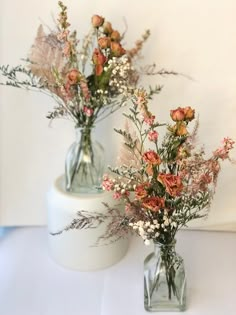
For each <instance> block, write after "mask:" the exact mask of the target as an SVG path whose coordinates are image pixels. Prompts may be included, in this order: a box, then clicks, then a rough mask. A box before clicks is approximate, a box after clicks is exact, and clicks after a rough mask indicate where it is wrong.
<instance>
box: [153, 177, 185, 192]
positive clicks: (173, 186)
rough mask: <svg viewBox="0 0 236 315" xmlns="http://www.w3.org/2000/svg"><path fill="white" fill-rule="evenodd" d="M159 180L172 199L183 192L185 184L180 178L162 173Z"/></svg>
mask: <svg viewBox="0 0 236 315" xmlns="http://www.w3.org/2000/svg"><path fill="white" fill-rule="evenodd" d="M157 180H158V181H159V182H160V183H162V185H163V186H165V188H166V191H167V192H168V194H170V195H171V196H172V197H176V196H179V195H180V193H181V191H182V190H183V183H182V180H181V178H180V176H177V175H172V174H165V173H160V174H159V175H158V177H157Z"/></svg>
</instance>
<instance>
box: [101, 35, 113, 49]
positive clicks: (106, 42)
mask: <svg viewBox="0 0 236 315" xmlns="http://www.w3.org/2000/svg"><path fill="white" fill-rule="evenodd" d="M110 44H111V40H110V38H109V37H100V38H99V39H98V45H99V47H100V48H101V49H107V48H109V47H110Z"/></svg>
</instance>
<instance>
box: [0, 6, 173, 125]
mask: <svg viewBox="0 0 236 315" xmlns="http://www.w3.org/2000/svg"><path fill="white" fill-rule="evenodd" d="M58 4H59V8H60V13H59V17H58V19H57V25H56V29H55V30H51V31H50V32H49V34H46V33H45V31H44V28H43V26H42V25H40V26H39V28H38V32H37V36H36V38H35V41H34V44H33V45H32V47H31V51H30V53H29V56H28V59H27V60H26V66H22V65H20V66H16V67H9V66H8V65H7V66H1V67H0V73H1V74H2V75H3V76H4V77H6V82H4V83H1V84H4V85H9V86H12V87H16V88H23V89H27V90H36V91H40V92H43V93H45V94H47V95H49V96H51V97H52V98H53V99H54V100H55V101H56V104H57V105H56V106H55V108H54V109H53V111H51V112H49V113H48V115H47V118H49V119H54V118H61V117H63V118H68V119H71V120H72V121H73V122H74V123H75V126H76V127H88V128H89V127H92V126H94V124H95V122H97V121H99V120H101V119H103V118H105V117H107V116H108V115H109V114H112V113H113V112H114V111H116V110H117V109H119V108H120V107H121V106H123V105H124V104H125V103H126V101H127V100H128V99H129V97H130V93H131V92H132V90H133V89H134V88H135V86H136V85H137V82H138V81H139V78H140V75H142V74H147V75H165V74H173V75H175V74H177V73H175V72H172V71H170V72H168V71H165V70H164V69H160V70H157V69H156V66H155V65H153V66H146V67H144V68H141V67H138V65H137V60H138V58H139V57H140V53H141V50H142V48H143V44H144V43H145V42H146V41H147V39H148V38H149V35H150V31H146V32H145V33H144V34H143V36H142V38H141V39H140V40H138V41H137V42H136V45H135V47H134V48H132V49H127V48H124V47H123V45H122V40H123V39H124V36H125V34H122V35H121V33H120V32H119V31H117V30H116V29H114V28H113V26H112V24H111V23H110V22H109V21H107V20H105V18H103V17H101V16H99V15H93V16H92V18H91V30H90V31H89V33H88V34H87V35H85V36H84V38H83V39H81V40H80V39H78V38H77V32H76V31H71V30H70V23H69V22H68V16H67V7H66V6H65V5H64V4H63V2H61V1H59V2H58ZM160 89H161V87H160V86H156V87H154V88H150V91H149V97H151V96H152V95H153V94H154V93H158V92H159V91H160Z"/></svg>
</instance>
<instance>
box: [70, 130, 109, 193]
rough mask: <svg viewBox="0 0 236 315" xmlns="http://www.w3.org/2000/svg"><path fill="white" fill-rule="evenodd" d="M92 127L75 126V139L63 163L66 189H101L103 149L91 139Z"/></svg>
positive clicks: (82, 191)
mask: <svg viewBox="0 0 236 315" xmlns="http://www.w3.org/2000/svg"><path fill="white" fill-rule="evenodd" d="M91 133H92V128H88V127H85V128H77V129H76V141H75V142H74V143H73V144H72V145H71V146H70V148H69V150H68V152H67V155H66V163H65V179H66V191H70V192H73V193H97V192H99V191H101V183H102V177H103V171H104V163H105V157H104V149H103V147H102V145H101V144H100V143H99V142H97V141H93V140H92V135H91Z"/></svg>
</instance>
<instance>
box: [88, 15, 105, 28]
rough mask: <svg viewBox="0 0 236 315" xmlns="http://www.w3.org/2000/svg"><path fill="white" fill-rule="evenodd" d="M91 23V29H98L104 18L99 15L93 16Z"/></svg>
mask: <svg viewBox="0 0 236 315" xmlns="http://www.w3.org/2000/svg"><path fill="white" fill-rule="evenodd" d="M91 21H92V25H93V27H99V26H102V24H103V23H104V18H103V17H102V16H100V15H93V16H92V19H91Z"/></svg>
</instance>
